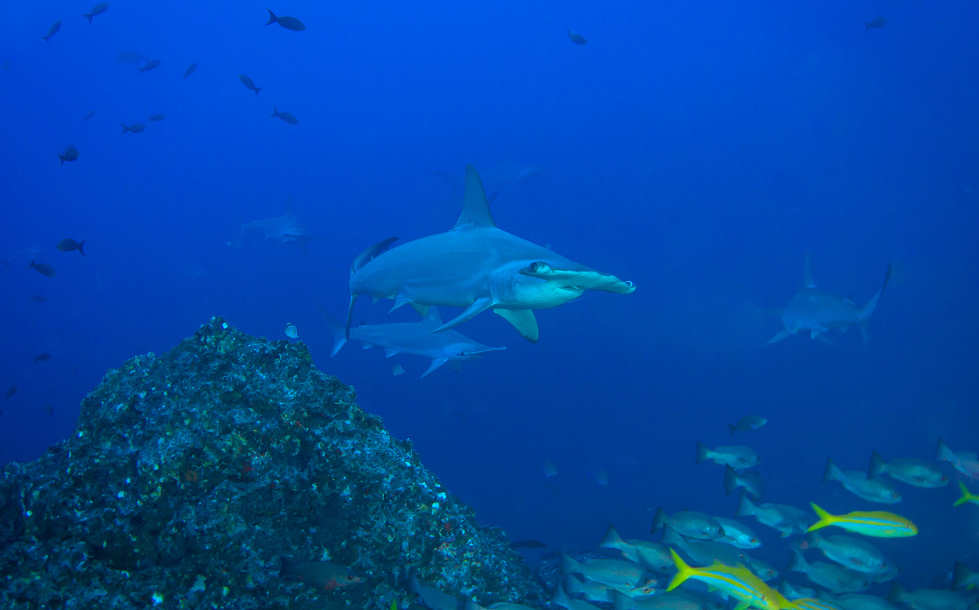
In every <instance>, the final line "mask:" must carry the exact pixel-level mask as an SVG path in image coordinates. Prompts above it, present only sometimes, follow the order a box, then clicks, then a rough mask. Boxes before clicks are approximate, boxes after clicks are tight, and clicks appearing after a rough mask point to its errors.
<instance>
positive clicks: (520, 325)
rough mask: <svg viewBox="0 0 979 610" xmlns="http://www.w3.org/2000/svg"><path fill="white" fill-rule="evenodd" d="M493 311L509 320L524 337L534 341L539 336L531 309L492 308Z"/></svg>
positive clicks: (535, 319)
mask: <svg viewBox="0 0 979 610" xmlns="http://www.w3.org/2000/svg"><path fill="white" fill-rule="evenodd" d="M493 313H495V314H496V315H498V316H500V317H501V318H503V319H504V320H506V321H507V322H509V323H510V325H511V326H513V327H514V328H516V329H517V332H518V333H520V335H521V336H522V337H523V338H524V339H527V340H529V341H533V342H534V343H536V342H537V340H538V339H539V338H540V329H539V328H538V327H537V318H535V317H534V310H533V309H494V310H493Z"/></svg>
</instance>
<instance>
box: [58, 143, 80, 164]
mask: <svg viewBox="0 0 979 610" xmlns="http://www.w3.org/2000/svg"><path fill="white" fill-rule="evenodd" d="M58 159H60V160H61V165H64V164H65V163H71V162H72V161H78V149H77V148H75V147H74V146H69V147H68V148H66V149H65V150H64V152H62V153H59V154H58Z"/></svg>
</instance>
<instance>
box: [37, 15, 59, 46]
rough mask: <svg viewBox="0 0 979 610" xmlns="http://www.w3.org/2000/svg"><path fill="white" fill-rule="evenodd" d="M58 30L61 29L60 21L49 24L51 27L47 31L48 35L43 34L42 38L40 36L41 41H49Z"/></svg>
mask: <svg viewBox="0 0 979 610" xmlns="http://www.w3.org/2000/svg"><path fill="white" fill-rule="evenodd" d="M60 29H61V20H60V19H59V20H57V21H55V22H54V23H52V24H51V27H50V28H49V29H48V33H47V34H45V35H44V36H41V40H43V41H45V42H47V41H49V40H51V37H52V36H54V35H55V34H57V33H58V30H60Z"/></svg>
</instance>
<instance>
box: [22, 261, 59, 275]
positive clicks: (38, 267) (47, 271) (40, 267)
mask: <svg viewBox="0 0 979 610" xmlns="http://www.w3.org/2000/svg"><path fill="white" fill-rule="evenodd" d="M28 267H29V268H31V269H33V270H34V271H37V272H38V273H40V274H41V275H43V276H44V277H54V267H52V266H51V265H49V264H47V263H39V262H37V261H31V264H30V265H28Z"/></svg>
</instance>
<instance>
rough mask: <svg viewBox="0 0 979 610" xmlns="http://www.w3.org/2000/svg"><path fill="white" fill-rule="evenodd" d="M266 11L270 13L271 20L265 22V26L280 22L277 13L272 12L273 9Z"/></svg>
mask: <svg viewBox="0 0 979 610" xmlns="http://www.w3.org/2000/svg"><path fill="white" fill-rule="evenodd" d="M265 10H267V11H268V12H269V20H268V21H266V22H265V25H272V24H273V23H275V22H276V21H278V20H279V18H278V17H276V16H275V13H273V12H272V9H270V8H267V9H265Z"/></svg>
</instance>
